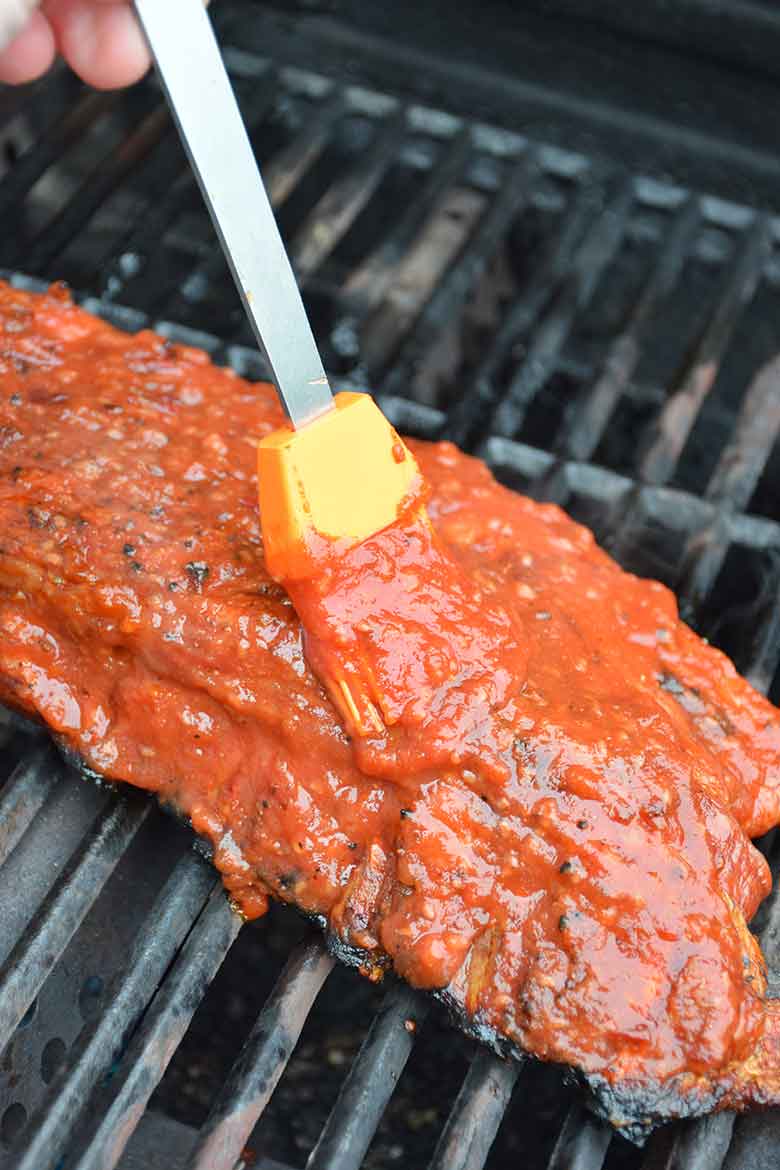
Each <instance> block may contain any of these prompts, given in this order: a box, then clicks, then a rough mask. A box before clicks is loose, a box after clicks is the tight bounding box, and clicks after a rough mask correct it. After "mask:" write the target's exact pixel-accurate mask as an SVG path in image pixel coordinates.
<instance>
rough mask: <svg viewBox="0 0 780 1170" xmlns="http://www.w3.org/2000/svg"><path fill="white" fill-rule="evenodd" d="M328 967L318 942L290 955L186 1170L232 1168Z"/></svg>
mask: <svg viewBox="0 0 780 1170" xmlns="http://www.w3.org/2000/svg"><path fill="white" fill-rule="evenodd" d="M332 969H333V959H332V958H331V957H330V956H329V955H328V954H327V953H326V951H325V950H324V947H323V945H322V943H321V942H320V941H319V940H316V941H315V942H308V943H304V944H303V945H301V946H300V947H299V948H298V950H297V951H296V952H295V953H294V954H293V955H292V956H291V957H290V959H289V960H288V962H287V964H286V966H285V968H284V970H283V971H282V974H281V975H280V976H279V980H278V982H277V984H276V987H275V988H274V990H273V991H272V992H271V995H270V996H269V998H268V1000H267V1002H266V1004H265V1006H264V1007H263V1010H262V1011H261V1012H260V1015H259V1016H258V1017H257V1021H256V1023H255V1026H254V1028H253V1029H252V1031H251V1033H250V1035H249V1038H248V1039H247V1042H246V1044H245V1045H244V1048H243V1049H242V1051H241V1054H240V1056H239V1058H238V1060H237V1061H236V1063H235V1064H234V1065H233V1068H232V1069H231V1072H230V1076H229V1077H228V1079H227V1081H226V1082H225V1085H224V1088H223V1090H222V1092H221V1093H220V1095H219V1097H218V1098H217V1100H216V1101H215V1103H214V1106H213V1108H212V1110H211V1112H210V1114H209V1116H208V1118H207V1120H206V1122H205V1124H204V1126H203V1129H202V1130H201V1133H200V1136H199V1138H198V1143H197V1146H196V1148H195V1151H194V1153H193V1154H192V1160H191V1163H190V1164H191V1166H192V1170H233V1167H234V1166H235V1165H236V1163H237V1162H238V1159H239V1155H240V1153H241V1151H242V1149H243V1148H244V1146H245V1145H246V1142H247V1141H248V1139H249V1136H250V1134H251V1133H252V1130H253V1128H254V1126H255V1123H256V1122H257V1120H258V1118H259V1117H260V1115H261V1113H262V1112H263V1110H264V1109H265V1107H266V1105H267V1104H268V1101H269V1100H270V1097H271V1094H272V1093H273V1091H274V1089H275V1088H276V1085H277V1083H278V1081H279V1078H280V1077H281V1075H282V1073H283V1072H284V1070H285V1068H286V1066H287V1062H288V1060H289V1059H290V1056H291V1055H292V1052H293V1049H294V1048H295V1045H296V1044H297V1043H298V1037H299V1036H300V1034H301V1030H302V1028H303V1025H304V1024H305V1023H306V1017H307V1016H308V1014H309V1012H310V1010H311V1007H312V1004H313V1003H314V1000H315V998H316V997H317V995H318V993H319V991H320V988H321V987H322V985H323V983H324V982H325V980H326V979H327V977H328V975H329V974H330V972H331V970H332Z"/></svg>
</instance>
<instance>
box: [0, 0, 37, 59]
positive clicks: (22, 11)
mask: <svg viewBox="0 0 780 1170" xmlns="http://www.w3.org/2000/svg"><path fill="white" fill-rule="evenodd" d="M39 4H40V0H0V52H2V51H3V49H6V48H7V47H8V46H9V45H10V43H11V41H13V40H15V38H16V37H17V36H18V35H19V33H20V32H21V31H22V29H23V28H24V26H25V25H26V24H27V21H28V20H29V19H30V17H31V16H32V14H33V12H35V9H36V8H37V7H38V6H39Z"/></svg>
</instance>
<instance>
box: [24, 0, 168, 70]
mask: <svg viewBox="0 0 780 1170" xmlns="http://www.w3.org/2000/svg"><path fill="white" fill-rule="evenodd" d="M44 10H45V12H46V15H47V16H48V18H49V20H50V21H51V24H52V26H53V28H54V31H55V34H56V37H57V44H58V46H59V50H60V52H61V53H62V55H63V57H64V58H65V60H66V61H67V62H68V64H69V65H70V67H71V69H73V70H74V72H75V73H77V74H78V75H79V77H81V78H82V80H83V81H86V82H87V84H88V85H92V86H94V87H95V88H96V89H119V88H121V87H122V86H125V85H132V84H133V82H134V81H138V80H139V78H141V77H143V75H144V73H146V71H147V69H148V68H149V64H150V58H149V50H148V48H147V46H146V41H145V39H144V36H143V33H142V32H141V29H140V27H139V25H138V22H137V21H136V18H135V15H134V13H133V11H132V8H131V7H130V5H129V4H128V3H122V2H120V0H109V2H103V3H99V4H96V3H95V2H94V0H45V2H44Z"/></svg>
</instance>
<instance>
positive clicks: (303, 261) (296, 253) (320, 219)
mask: <svg viewBox="0 0 780 1170" xmlns="http://www.w3.org/2000/svg"><path fill="white" fill-rule="evenodd" d="M406 132H407V113H406V110H405V109H403V108H402V109H400V110H397V111H396V112H395V113H392V114H389V115H387V117H386V119H385V120H383V121H382V122H379V123H378V124H376V125H375V127H374V134H375V137H374V141H373V142H372V144H371V145H370V146H369V147H368V149H367V150H366V152H365V154H364V155H363V156H362V158H361V159H359V161H358V162H357V163H356V164H355V165H354V166H353V167H352V168H351V169H350V170H348V171H347V172H346V174H345V175H344V176H343V177H342V178H341V179H337V180H336V181H335V182H334V183H333V184H332V185H331V186H330V187H329V188H328V190H327V191H326V192H325V194H324V195H323V196H322V198H321V199H320V200H319V201H318V202H317V203H316V204H315V206H314V207H313V208H312V210H311V211H310V213H309V215H308V216H307V218H306V221H305V223H304V224H303V225H302V226H301V227H300V229H299V230H298V232H297V233H296V235H295V238H294V239H293V241H292V243H291V244H290V249H289V251H290V256H291V258H292V262H293V267H294V269H295V271H296V273H297V275H298V279H299V282H301V283H303V284H304V285H305V282H306V280H307V278H308V277H309V276H311V275H312V274H313V273H314V272H315V271H316V269H317V268H318V267H319V266H320V265H321V264H322V262H323V261H324V260H325V259H326V258H327V257H328V256H329V255H330V253H331V252H332V251H333V249H334V248H335V247H336V245H337V244H338V243H339V241H340V240H341V239H343V237H344V236H345V235H346V233H347V231H348V230H349V228H350V227H351V225H352V223H353V222H354V221H355V219H357V217H358V215H359V214H360V212H361V211H362V210H363V208H364V207H365V206H366V204H367V203H368V201H369V199H370V198H371V196H372V195H373V194H374V191H375V190H376V189H377V187H378V186H379V183H380V181H381V179H382V177H383V175H384V174H385V171H386V170H387V168H388V167H389V165H390V163H391V162H392V160H393V158H394V157H395V155H396V153H397V150H398V148H399V146H400V145H401V143H402V141H403V139H404V135H405V134H406Z"/></svg>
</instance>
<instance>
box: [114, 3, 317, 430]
mask: <svg viewBox="0 0 780 1170" xmlns="http://www.w3.org/2000/svg"><path fill="white" fill-rule="evenodd" d="M134 4H135V10H136V13H137V14H138V17H139V19H140V21H141V27H142V28H143V30H144V32H145V33H146V38H147V40H148V42H149V46H150V48H151V50H152V55H153V56H154V59H155V63H156V65H157V70H158V73H159V75H160V80H161V81H162V84H163V88H164V89H165V91H166V93H167V96H168V100H169V102H170V106H171V110H172V113H173V117H174V120H175V121H176V123H177V125H178V128H179V132H180V134H181V138H182V142H183V143H184V147H185V149H186V151H187V153H188V155H189V158H190V162H191V163H192V168H193V170H194V172H195V176H196V178H197V180H198V183H199V184H200V188H201V191H202V192H203V197H204V199H205V201H206V206H207V207H208V209H209V212H210V213H211V218H212V220H213V221H214V226H215V228H216V230H217V235H218V236H219V240H220V243H221V244H222V248H223V251H224V253H225V256H226V257H227V261H228V264H229V265H230V269H231V271H232V273H233V276H234V278H235V282H236V285H237V287H238V291H239V293H240V295H241V299H242V300H243V302H244V307H245V308H246V310H247V314H248V316H249V320H250V322H251V324H252V327H253V329H254V332H255V335H256V337H257V340H258V343H259V345H260V347H261V349H262V350H263V352H264V353H265V355H266V357H267V359H268V364H269V366H270V368H271V372H272V376H273V379H274V381H275V382H276V385H277V387H278V390H279V393H280V395H281V398H282V401H283V402H284V405H285V407H286V408H287V413H288V414H289V416H290V419H291V420H292V422H293V424H294V425H295V426H303V425H304V424H305V423H307V422H309V421H311V420H312V419H314V418H316V417H317V416H318V415H320V414H323V413H324V412H325V411H327V410H330V409H331V408H332V406H333V398H332V396H331V392H330V387H329V386H328V380H327V378H326V376H325V371H324V370H323V367H322V361H321V358H320V355H319V353H318V352H317V346H316V343H315V341H314V337H313V336H312V332H311V328H310V326H309V322H308V320H307V317H306V312H305V310H304V307H303V302H302V301H301V295H300V292H299V291H298V286H297V284H296V281H295V276H294V274H293V270H292V267H291V265H290V261H289V259H288V257H287V253H286V252H285V249H284V244H283V242H282V238H281V236H280V235H279V229H278V227H277V226H276V219H275V218H274V213H273V209H272V207H271V204H270V203H269V201H268V196H267V194H266V190H265V187H264V186H263V182H262V179H261V177H260V172H259V171H258V169H257V163H256V162H255V157H254V153H253V151H252V147H251V145H250V142H249V139H248V137H247V133H246V129H245V127H244V123H243V120H242V118H241V114H240V112H239V109H238V106H237V104H236V99H235V95H234V93H233V90H232V88H231V85H230V80H229V78H228V75H227V73H226V72H225V66H224V65H223V63H222V57H221V55H220V51H219V46H218V45H217V42H216V40H215V37H214V32H213V29H212V27H211V22H210V20H209V18H208V15H207V13H206V10H205V9H204V7H203V5H202V3H201V0H134Z"/></svg>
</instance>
